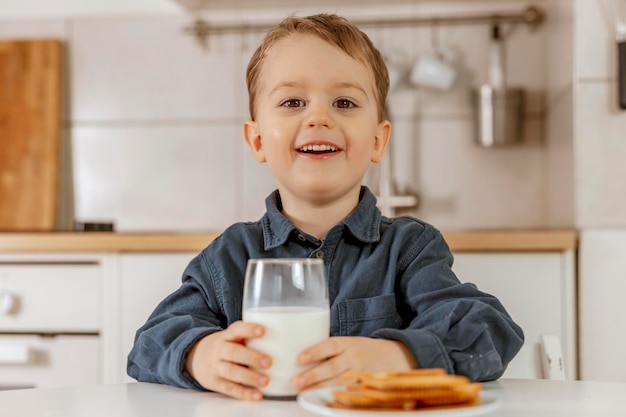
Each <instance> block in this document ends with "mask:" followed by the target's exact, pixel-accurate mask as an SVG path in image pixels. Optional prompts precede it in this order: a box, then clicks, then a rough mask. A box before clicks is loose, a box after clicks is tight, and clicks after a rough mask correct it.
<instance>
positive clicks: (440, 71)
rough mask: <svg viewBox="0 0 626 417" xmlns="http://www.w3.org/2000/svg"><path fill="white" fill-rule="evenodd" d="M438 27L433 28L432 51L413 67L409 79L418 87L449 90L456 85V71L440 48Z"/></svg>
mask: <svg viewBox="0 0 626 417" xmlns="http://www.w3.org/2000/svg"><path fill="white" fill-rule="evenodd" d="M438 30H439V29H438V27H437V25H434V26H433V33H432V51H431V52H429V53H428V54H426V55H423V56H421V57H420V58H419V59H418V60H417V61H416V62H415V65H413V68H412V69H411V74H410V76H409V79H410V81H411V84H413V85H414V86H416V87H428V88H433V89H436V90H448V89H450V88H451V87H452V85H453V84H454V80H455V78H456V69H455V68H454V66H453V65H452V64H451V63H450V62H449V60H447V59H446V57H445V55H444V53H443V51H442V50H441V48H440V46H439V32H438Z"/></svg>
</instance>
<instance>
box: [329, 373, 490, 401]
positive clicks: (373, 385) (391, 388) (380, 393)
mask: <svg viewBox="0 0 626 417" xmlns="http://www.w3.org/2000/svg"><path fill="white" fill-rule="evenodd" d="M343 380H344V381H346V383H345V386H344V388H345V389H343V390H336V391H333V393H332V394H333V401H331V402H329V404H328V406H329V407H333V408H347V409H366V410H379V409H380V410H396V411H402V410H413V409H416V408H428V409H439V408H448V407H461V406H472V405H476V404H478V403H479V394H480V390H481V388H482V386H481V384H479V383H476V382H470V380H469V379H468V378H467V377H465V376H460V375H448V374H446V372H445V371H444V370H443V369H439V368H431V369H419V370H412V371H401V372H353V373H348V374H346V375H345V376H344V378H343Z"/></svg>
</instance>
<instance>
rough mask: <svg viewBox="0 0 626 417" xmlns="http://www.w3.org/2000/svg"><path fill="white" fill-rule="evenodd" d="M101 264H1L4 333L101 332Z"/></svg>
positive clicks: (0, 322)
mask: <svg viewBox="0 0 626 417" xmlns="http://www.w3.org/2000/svg"><path fill="white" fill-rule="evenodd" d="M99 274H100V267H99V265H98V264H79V263H77V264H54V263H45V264H8V263H0V333H9V332H36V333H64V332H65V333H74V332H90V333H95V332H98V330H99V320H98V317H99V297H98V286H99Z"/></svg>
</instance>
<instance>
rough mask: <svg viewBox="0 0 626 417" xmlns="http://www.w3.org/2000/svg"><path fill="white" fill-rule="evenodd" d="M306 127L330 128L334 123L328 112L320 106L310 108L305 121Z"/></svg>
mask: <svg viewBox="0 0 626 417" xmlns="http://www.w3.org/2000/svg"><path fill="white" fill-rule="evenodd" d="M306 124H307V126H308V127H326V128H332V127H333V125H334V123H333V120H332V117H331V116H330V114H329V113H328V110H327V109H325V108H322V107H321V106H318V107H315V108H310V112H309V115H308V117H307V119H306Z"/></svg>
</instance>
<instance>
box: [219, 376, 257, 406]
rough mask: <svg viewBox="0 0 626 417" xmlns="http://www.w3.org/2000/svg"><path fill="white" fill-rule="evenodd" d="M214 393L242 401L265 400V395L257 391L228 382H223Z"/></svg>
mask: <svg viewBox="0 0 626 417" xmlns="http://www.w3.org/2000/svg"><path fill="white" fill-rule="evenodd" d="M213 391H216V392H220V393H222V394H225V395H228V396H229V397H233V398H238V399H240V400H252V401H259V400H262V399H263V394H261V392H260V391H259V390H257V389H254V388H248V387H244V386H243V385H240V384H237V383H235V382H232V381H228V380H221V381H220V382H219V383H218V384H217V385H216V387H215V388H213Z"/></svg>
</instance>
